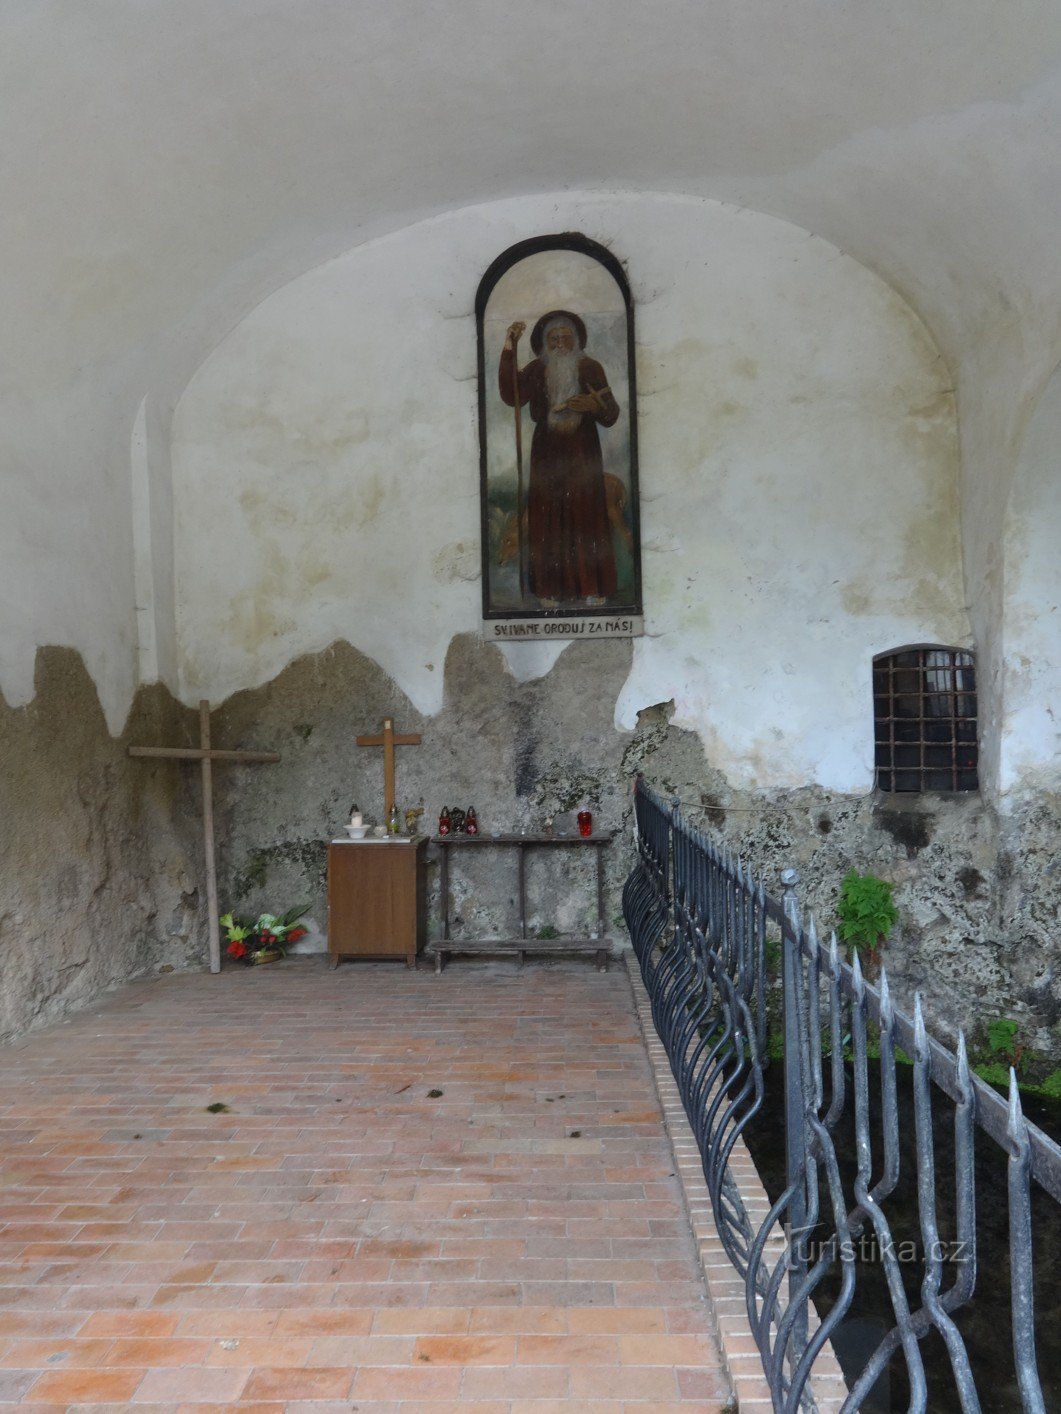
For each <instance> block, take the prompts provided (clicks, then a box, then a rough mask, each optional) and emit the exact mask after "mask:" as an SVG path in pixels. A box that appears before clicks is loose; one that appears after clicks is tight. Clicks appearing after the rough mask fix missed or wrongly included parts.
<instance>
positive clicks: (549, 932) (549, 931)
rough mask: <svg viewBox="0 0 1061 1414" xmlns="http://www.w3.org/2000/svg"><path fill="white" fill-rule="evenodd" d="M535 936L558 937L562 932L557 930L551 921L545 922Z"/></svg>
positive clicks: (545, 938)
mask: <svg viewBox="0 0 1061 1414" xmlns="http://www.w3.org/2000/svg"><path fill="white" fill-rule="evenodd" d="M534 936H535V937H536V938H541V939H543V940H548V939H549V938H558V937H559V936H560V934H559V933H558V932H557V931H556V929H555V928H554V927H553V925H552V924H551V923H543V924H542V926H541V927H540V928H539V929H538V931H537V932H536V933H535V935H534Z"/></svg>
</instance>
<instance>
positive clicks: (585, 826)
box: [575, 810, 593, 839]
mask: <svg viewBox="0 0 1061 1414" xmlns="http://www.w3.org/2000/svg"><path fill="white" fill-rule="evenodd" d="M575 818H576V819H577V820H578V832H579V834H580V835H581V836H582V838H583V839H588V838H589V836H590V835H592V833H593V812H592V811H591V810H580V811H579V812H578V815H577V816H576V817H575Z"/></svg>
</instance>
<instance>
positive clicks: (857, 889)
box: [836, 869, 899, 967]
mask: <svg viewBox="0 0 1061 1414" xmlns="http://www.w3.org/2000/svg"><path fill="white" fill-rule="evenodd" d="M892 892H893V891H892V886H891V884H889V883H888V881H887V880H886V879H878V878H877V877H876V875H875V874H860V873H858V871H857V870H856V869H849V870H848V871H847V873H846V874H845V875H844V877H843V879H842V880H841V882H840V898H839V899H838V901H837V905H836V913H837V917H838V918H839V920H840V937H841V938H842V939H843V940H844V942H845V943H847V944H849V946H850V947H851V950H852V951H853V952H857V953H859V954H860V959H859V960H860V961H864V962H867V961H868V962H869V963H871V964H872V965H873V966H874V967H876V966H878V965H879V963H880V946H881V943H883V941H884V939H885V938H886V937H887V936H888V934H889V933H890V932H891V930H892V928H894V926H895V923H896V921H897V919H898V917H899V910H898V909H897V908H896V906H895V901H894V899H893V897H892Z"/></svg>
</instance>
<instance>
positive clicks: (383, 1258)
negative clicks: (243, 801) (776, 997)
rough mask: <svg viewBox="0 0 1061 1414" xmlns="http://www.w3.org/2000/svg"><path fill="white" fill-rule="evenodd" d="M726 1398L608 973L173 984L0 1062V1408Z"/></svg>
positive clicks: (503, 970)
mask: <svg viewBox="0 0 1061 1414" xmlns="http://www.w3.org/2000/svg"><path fill="white" fill-rule="evenodd" d="M433 1092H440V1093H433ZM212 1104H220V1105H224V1106H226V1107H227V1108H226V1109H224V1110H222V1111H220V1112H218V1113H210V1112H209V1111H208V1107H209V1106H210V1105H212ZM728 1397H729V1389H728V1386H727V1383H726V1378H725V1375H724V1374H723V1373H722V1367H721V1364H720V1360H719V1356H718V1349H717V1343H716V1339H715V1332H714V1323H713V1319H712V1314H711V1312H710V1309H709V1308H708V1306H707V1304H706V1300H705V1291H704V1287H703V1282H702V1276H701V1273H700V1270H699V1265H698V1261H697V1253H696V1249H695V1245H694V1242H693V1238H692V1235H691V1232H690V1229H689V1225H688V1221H687V1219H686V1216H685V1213H684V1211H683V1208H682V1199H681V1194H680V1189H679V1186H678V1181H677V1179H676V1177H675V1169H674V1164H673V1159H672V1153H671V1149H670V1146H669V1142H668V1139H667V1137H666V1134H665V1132H664V1129H663V1126H662V1119H661V1111H660V1107H659V1103H658V1100H657V1098H656V1092H655V1089H654V1087H653V1081H652V1078H651V1072H650V1069H649V1065H648V1061H647V1058H646V1054H645V1049H644V1045H643V1042H642V1040H641V1036H640V1032H639V1030H638V1025H637V1020H636V1017H635V1013H634V1008H633V1004H632V997H631V991H630V983H629V980H628V978H627V976H626V973H625V970H624V969H623V968H621V967H619V968H613V969H612V970H611V971H610V972H608V973H598V972H597V971H595V969H594V968H593V966H592V964H591V963H586V964H585V965H583V964H580V963H577V962H575V963H566V964H563V965H529V966H527V967H526V968H524V969H522V970H520V969H518V968H516V967H515V965H513V964H507V963H484V962H465V961H458V962H456V963H453V964H451V966H450V967H449V968H447V969H446V971H445V972H444V973H443V974H442V975H441V976H440V977H437V976H435V975H434V974H433V973H432V972H428V971H426V970H425V971H422V972H412V973H411V972H407V971H406V969H405V968H404V967H401V966H397V965H388V964H377V963H363V964H350V965H346V966H344V967H342V968H340V969H339V970H338V971H336V972H332V971H330V970H329V969H328V968H327V966H326V964H325V962H324V961H323V960H321V959H308V958H305V959H290V960H287V961H285V962H283V963H280V964H278V965H277V966H275V967H267V968H254V969H250V968H248V969H233V970H227V971H226V972H224V973H222V975H221V976H220V977H210V976H206V975H199V974H196V975H187V976H178V975H174V976H170V977H166V978H162V979H159V980H157V981H153V982H149V983H138V984H135V985H133V986H130V987H129V988H127V989H125V990H124V991H122V992H121V993H119V994H118V995H116V996H114V997H113V998H110V999H108V1000H107V1001H106V1002H105V1003H103V1004H102V1005H100V1006H98V1007H96V1008H95V1009H93V1010H92V1011H91V1012H89V1013H85V1014H82V1015H81V1016H79V1017H77V1018H76V1019H74V1020H73V1021H70V1022H67V1023H65V1024H63V1025H60V1026H56V1027H52V1028H49V1029H48V1030H44V1031H40V1032H37V1033H35V1034H34V1035H32V1036H30V1037H28V1038H26V1039H24V1040H23V1041H22V1042H20V1043H18V1044H17V1045H15V1046H13V1047H10V1048H8V1049H7V1050H6V1051H5V1052H4V1054H3V1065H2V1068H0V1406H3V1405H6V1406H10V1405H13V1404H24V1405H26V1406H27V1407H28V1408H35V1409H41V1410H45V1409H48V1410H58V1409H78V1410H80V1409H93V1408H96V1409H103V1408H107V1409H116V1408H127V1409H135V1410H140V1409H155V1410H168V1411H174V1414H177V1412H178V1411H183V1410H187V1411H199V1412H200V1414H202V1411H204V1410H206V1409H210V1408H213V1409H228V1408H238V1409H246V1410H252V1409H258V1410H262V1411H266V1410H268V1411H279V1410H283V1409H290V1410H303V1409H304V1410H307V1411H310V1410H312V1411H316V1414H329V1412H330V1411H332V1410H340V1409H341V1410H346V1411H349V1410H351V1409H353V1408H356V1409H357V1410H358V1411H359V1414H412V1412H413V1411H416V1414H442V1411H445V1410H450V1411H456V1410H457V1409H463V1408H466V1407H469V1406H470V1407H473V1408H475V1409H477V1410H479V1411H480V1414H551V1411H557V1414H559V1411H564V1414H577V1412H578V1411H589V1414H667V1411H678V1410H691V1409H696V1410H700V1411H705V1412H706V1414H711V1411H718V1410H721V1409H722V1408H723V1407H724V1406H725V1403H726V1401H727V1399H728Z"/></svg>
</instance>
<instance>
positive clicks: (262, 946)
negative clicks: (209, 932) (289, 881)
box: [220, 903, 309, 965]
mask: <svg viewBox="0 0 1061 1414" xmlns="http://www.w3.org/2000/svg"><path fill="white" fill-rule="evenodd" d="M308 907H309V904H308V903H303V904H300V905H299V906H298V907H297V908H290V909H288V911H287V912H286V913H281V914H275V913H262V914H259V916H258V917H257V918H250V917H249V916H248V917H240V916H239V915H238V914H234V913H225V914H223V915H222V916H221V919H220V923H221V926H222V928H224V930H225V938H226V940H227V942H228V947H227V948H226V949H225V951H226V952H227V953H228V955H229V957H231V958H234V959H235V960H236V961H237V962H245V963H248V964H250V965H253V964H255V963H259V962H275V961H276V959H277V958H279V957H284V956H285V952H286V950H285V946H284V945H285V943H296V942H298V940H299V938H304V937H305V936H306V929H305V928H299V927H298V926H297V924H298V920H299V919H300V918H301V917H302V916H303V914H304V913H305V912H306V909H307V908H308Z"/></svg>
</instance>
